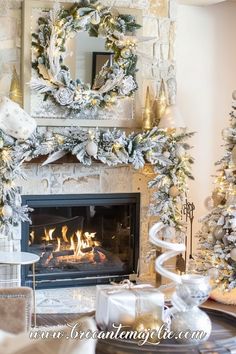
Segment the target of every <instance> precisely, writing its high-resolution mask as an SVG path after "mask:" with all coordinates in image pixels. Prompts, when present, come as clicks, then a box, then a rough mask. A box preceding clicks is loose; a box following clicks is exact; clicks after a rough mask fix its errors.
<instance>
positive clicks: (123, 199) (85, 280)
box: [21, 193, 140, 289]
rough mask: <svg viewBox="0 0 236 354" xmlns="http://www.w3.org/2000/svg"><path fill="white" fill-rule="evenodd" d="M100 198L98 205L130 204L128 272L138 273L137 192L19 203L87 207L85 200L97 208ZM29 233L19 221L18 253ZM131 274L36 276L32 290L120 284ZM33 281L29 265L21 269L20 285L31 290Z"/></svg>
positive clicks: (47, 197)
mask: <svg viewBox="0 0 236 354" xmlns="http://www.w3.org/2000/svg"><path fill="white" fill-rule="evenodd" d="M101 196H102V202H103V204H104V205H111V204H117V205H118V204H124V203H129V204H133V208H134V209H133V213H134V216H135V217H134V222H133V225H132V230H133V232H132V234H135V237H133V238H132V242H134V240H135V242H134V244H133V250H134V259H133V265H132V273H131V274H137V272H138V263H139V247H140V193H114V194H57V195H51V194H50V195H48V194H47V195H23V196H22V204H23V205H28V206H29V207H31V208H36V207H44V206H45V207H50V206H52V207H62V206H68V207H73V206H88V205H89V201H90V202H91V204H92V205H101ZM28 234H29V223H28V222H23V223H22V226H21V250H22V251H27V250H28V240H27V238H26V237H25V235H28ZM131 274H124V272H117V271H115V272H114V273H113V272H112V271H110V272H109V274H107V275H99V276H96V272H94V275H91V276H88V277H81V276H80V277H79V278H78V274H76V272H66V278H67V279H65V274H64V273H62V274H57V279H56V280H52V278H54V277H55V274H52V273H47V274H40V275H37V274H36V288H38V289H42V288H44V289H45V288H57V287H71V286H80V285H89V284H105V283H110V282H111V281H120V280H123V279H127V278H129V276H130V275H131ZM32 283H33V278H32V274H30V266H28V265H26V266H22V267H21V284H22V286H31V287H32Z"/></svg>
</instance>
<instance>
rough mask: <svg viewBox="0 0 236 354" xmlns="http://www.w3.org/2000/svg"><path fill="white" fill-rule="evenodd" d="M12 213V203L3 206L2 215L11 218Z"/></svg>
mask: <svg viewBox="0 0 236 354" xmlns="http://www.w3.org/2000/svg"><path fill="white" fill-rule="evenodd" d="M12 214H13V210H12V207H11V206H10V205H8V204H6V205H4V206H3V207H2V215H3V216H4V217H5V218H10V217H11V216H12Z"/></svg>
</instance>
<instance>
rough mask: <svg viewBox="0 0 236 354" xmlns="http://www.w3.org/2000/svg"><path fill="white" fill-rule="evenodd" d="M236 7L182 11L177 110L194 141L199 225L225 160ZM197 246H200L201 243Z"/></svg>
mask: <svg viewBox="0 0 236 354" xmlns="http://www.w3.org/2000/svg"><path fill="white" fill-rule="evenodd" d="M235 19H236V3H235V2H224V3H221V4H217V5H213V6H208V7H196V6H183V5H180V6H179V8H178V30H177V42H176V61H177V82H178V104H179V108H180V110H181V112H182V114H183V116H184V119H185V121H186V123H187V126H188V128H189V129H190V130H192V131H196V132H197V134H196V136H195V137H194V138H193V145H194V149H193V155H194V158H195V160H196V161H195V165H194V171H193V174H194V175H195V182H193V183H192V184H191V198H192V200H193V201H194V203H195V204H196V209H197V210H196V213H195V215H196V221H195V227H194V228H195V230H197V229H199V226H200V225H199V224H198V223H197V219H199V217H200V216H203V215H205V213H206V209H205V207H204V200H205V198H206V197H207V196H208V195H210V193H211V191H212V188H213V184H212V183H213V180H214V179H213V178H211V175H212V174H213V173H214V172H215V171H216V168H215V167H214V163H215V161H216V160H217V159H219V158H220V157H221V156H222V152H223V149H222V148H221V147H220V145H222V139H221V130H222V129H223V128H224V127H225V126H226V125H227V124H228V117H229V116H228V113H229V112H230V108H231V92H232V91H233V90H234V89H236V42H235V38H236V21H235ZM196 242H197V240H196Z"/></svg>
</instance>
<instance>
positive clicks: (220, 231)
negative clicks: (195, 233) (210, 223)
mask: <svg viewBox="0 0 236 354" xmlns="http://www.w3.org/2000/svg"><path fill="white" fill-rule="evenodd" d="M224 235H225V230H224V229H223V227H221V226H216V228H215V229H214V231H213V236H214V237H215V238H216V240H218V241H220V240H222V238H223V237H224Z"/></svg>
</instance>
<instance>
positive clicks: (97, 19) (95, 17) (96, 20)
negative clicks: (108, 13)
mask: <svg viewBox="0 0 236 354" xmlns="http://www.w3.org/2000/svg"><path fill="white" fill-rule="evenodd" d="M90 22H91V23H92V24H93V25H98V24H99V23H100V22H101V17H100V15H99V13H98V12H97V11H95V12H94V14H93V15H92V16H91V20H90Z"/></svg>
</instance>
